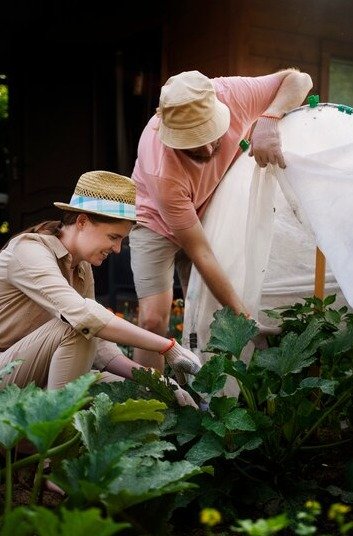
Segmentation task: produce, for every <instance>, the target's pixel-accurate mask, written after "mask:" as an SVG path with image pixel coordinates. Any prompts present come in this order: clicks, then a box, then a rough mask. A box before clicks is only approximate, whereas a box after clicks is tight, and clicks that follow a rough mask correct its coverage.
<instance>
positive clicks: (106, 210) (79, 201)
mask: <svg viewBox="0 0 353 536" xmlns="http://www.w3.org/2000/svg"><path fill="white" fill-rule="evenodd" d="M135 200H136V187H135V182H134V181H133V180H132V179H130V178H129V177H125V176H124V175H118V174H117V173H112V172H110V171H87V173H83V175H81V177H80V178H79V179H78V181H77V184H76V188H75V191H74V193H73V196H72V197H71V200H70V203H61V202H59V201H55V202H54V205H55V206H56V207H58V208H60V209H62V210H68V211H71V212H87V213H89V214H98V215H100V216H107V217H109V218H117V219H122V220H132V221H134V220H136V208H135Z"/></svg>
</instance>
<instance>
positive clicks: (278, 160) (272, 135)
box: [249, 116, 286, 169]
mask: <svg viewBox="0 0 353 536" xmlns="http://www.w3.org/2000/svg"><path fill="white" fill-rule="evenodd" d="M279 119H280V118H276V117H270V116H262V117H259V118H258V120H257V123H256V126H255V128H254V130H253V133H252V136H251V149H250V152H249V156H253V157H254V158H255V160H256V162H257V164H258V165H259V166H260V167H266V166H267V164H278V165H279V167H280V168H282V169H284V168H285V167H286V164H285V162H284V157H283V154H282V148H281V137H280V134H279V130H278V121H279Z"/></svg>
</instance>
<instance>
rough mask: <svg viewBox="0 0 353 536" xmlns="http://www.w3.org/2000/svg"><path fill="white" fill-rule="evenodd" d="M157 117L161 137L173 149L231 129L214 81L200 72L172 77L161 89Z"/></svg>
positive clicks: (207, 140) (197, 144)
mask: <svg viewBox="0 0 353 536" xmlns="http://www.w3.org/2000/svg"><path fill="white" fill-rule="evenodd" d="M157 116H159V117H160V118H161V122H160V125H159V137H160V140H161V141H162V142H163V143H164V144H165V145H167V146H168V147H172V148H173V149H193V148H195V147H201V146H202V145H206V144H207V143H211V142H212V141H215V140H217V139H218V138H220V137H221V136H223V134H224V133H225V132H226V131H227V130H228V128H229V123H230V111H229V108H228V106H226V105H225V104H224V103H223V102H221V101H220V100H218V99H217V97H216V92H215V90H214V88H213V85H212V82H211V80H210V79H209V78H207V76H205V75H203V74H201V73H200V72H199V71H184V72H182V73H180V74H177V75H175V76H172V77H171V78H169V79H168V80H167V82H166V84H165V85H164V86H163V87H162V89H161V95H160V100H159V107H158V108H157Z"/></svg>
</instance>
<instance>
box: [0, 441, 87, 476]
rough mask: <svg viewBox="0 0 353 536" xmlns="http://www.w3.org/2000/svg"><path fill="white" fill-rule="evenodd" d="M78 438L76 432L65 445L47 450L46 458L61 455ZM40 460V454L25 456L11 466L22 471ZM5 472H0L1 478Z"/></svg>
mask: <svg viewBox="0 0 353 536" xmlns="http://www.w3.org/2000/svg"><path fill="white" fill-rule="evenodd" d="M80 437H81V434H80V433H79V432H77V434H75V435H74V437H72V438H71V439H69V440H68V441H66V443H62V444H61V445H57V446H56V447H53V448H51V449H49V450H48V452H47V454H46V455H47V457H48V458H53V457H55V456H57V455H58V454H62V453H63V452H65V450H67V449H68V448H69V447H71V446H72V445H74V444H75V443H77V442H78V440H79V439H80ZM40 458H41V455H40V454H32V455H31V456H27V457H26V458H23V459H22V460H18V461H17V462H15V463H13V464H12V469H15V470H17V469H22V468H23V467H28V466H29V465H33V464H35V463H38V462H39V460H40ZM5 470H6V468H5V469H2V470H1V471H0V475H1V476H3V475H4V473H5Z"/></svg>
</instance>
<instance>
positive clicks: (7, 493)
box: [4, 449, 12, 514]
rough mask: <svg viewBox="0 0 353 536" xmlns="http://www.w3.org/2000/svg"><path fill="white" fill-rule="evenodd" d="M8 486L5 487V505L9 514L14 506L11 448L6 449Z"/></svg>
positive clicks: (5, 511)
mask: <svg viewBox="0 0 353 536" xmlns="http://www.w3.org/2000/svg"><path fill="white" fill-rule="evenodd" d="M5 458H6V465H5V471H6V485H5V486H6V487H5V507H4V513H5V514H8V513H9V512H10V511H11V507H12V466H11V462H12V460H11V449H6V455H5Z"/></svg>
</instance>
